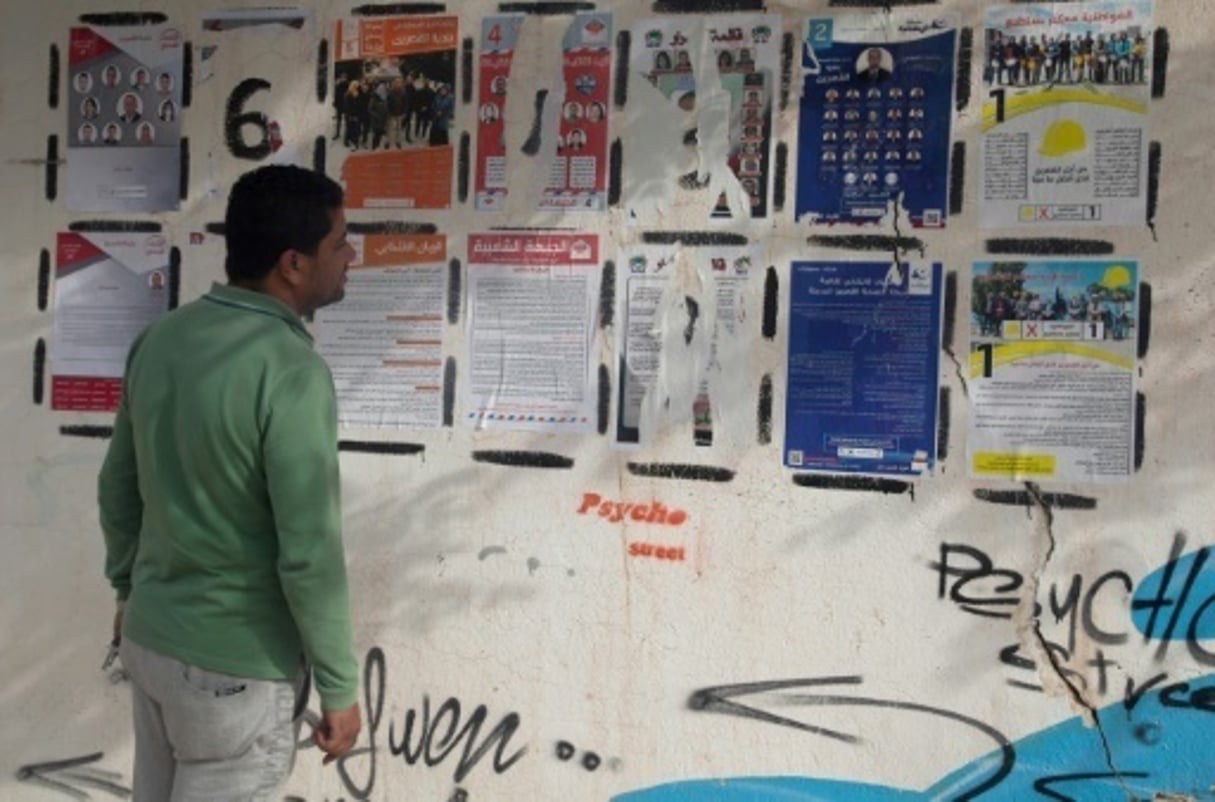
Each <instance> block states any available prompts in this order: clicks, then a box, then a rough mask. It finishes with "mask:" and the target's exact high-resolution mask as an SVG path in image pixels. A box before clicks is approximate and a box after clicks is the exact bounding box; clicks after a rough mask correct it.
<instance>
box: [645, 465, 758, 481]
mask: <svg viewBox="0 0 1215 802" xmlns="http://www.w3.org/2000/svg"><path fill="white" fill-rule="evenodd" d="M628 468H629V473H631V474H633V475H634V476H648V477H650V478H653V479H679V480H687V481H691V482H730V481H733V480H734V471H732V470H730V469H729V468H715V467H713V466H711V465H685V464H681V463H674V462H630V463H629V464H628Z"/></svg>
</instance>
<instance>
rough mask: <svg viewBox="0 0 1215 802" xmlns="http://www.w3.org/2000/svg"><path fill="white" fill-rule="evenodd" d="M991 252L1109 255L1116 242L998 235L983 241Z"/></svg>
mask: <svg viewBox="0 0 1215 802" xmlns="http://www.w3.org/2000/svg"><path fill="white" fill-rule="evenodd" d="M983 248H984V250H986V251H987V252H988V253H990V254H997V255H1002V254H1015V255H1023V256H1054V255H1060V256H1108V255H1109V254H1111V253H1113V252H1114V243H1112V242H1109V241H1107V240H1101V239H1074V238H1068V237H1035V238H1033V239H1021V238H1016V237H996V238H994V239H989V240H987V241H986V242H984V243H983Z"/></svg>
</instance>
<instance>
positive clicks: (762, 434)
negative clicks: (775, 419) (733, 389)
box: [755, 373, 772, 446]
mask: <svg viewBox="0 0 1215 802" xmlns="http://www.w3.org/2000/svg"><path fill="white" fill-rule="evenodd" d="M755 417H756V438H755V439H756V441H757V442H758V443H759V444H760V445H761V446H766V445H768V444H769V443H771V442H772V374H770V373H765V374H764V377H763V378H762V379H760V380H759V403H758V404H757V406H756V416H755Z"/></svg>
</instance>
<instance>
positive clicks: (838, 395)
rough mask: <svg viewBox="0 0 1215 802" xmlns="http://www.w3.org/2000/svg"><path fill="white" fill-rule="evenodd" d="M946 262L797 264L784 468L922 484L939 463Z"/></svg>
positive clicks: (792, 300) (792, 294) (791, 314)
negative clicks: (907, 479) (894, 478)
mask: <svg viewBox="0 0 1215 802" xmlns="http://www.w3.org/2000/svg"><path fill="white" fill-rule="evenodd" d="M941 276H942V271H941V265H940V264H939V263H929V262H904V263H901V264H892V263H890V262H794V263H793V268H792V276H791V281H790V287H789V364H788V382H787V389H786V401H785V449H784V454H785V465H786V466H787V467H790V468H797V469H799V470H809V471H823V472H828V473H858V474H873V475H879V476H880V475H896V476H908V477H916V476H922V475H924V474H926V473H928V472H930V471H931V470H932V468H933V465H934V463H935V462H936V453H937V452H936V444H937V403H938V392H937V388H938V384H939V376H938V363H939V352H940V348H941V307H942V303H943V293H942V289H941V287H942V280H941Z"/></svg>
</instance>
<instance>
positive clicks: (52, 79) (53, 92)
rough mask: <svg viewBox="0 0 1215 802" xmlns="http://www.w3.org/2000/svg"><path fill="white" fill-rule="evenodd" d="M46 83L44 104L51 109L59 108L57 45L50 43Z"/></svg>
mask: <svg viewBox="0 0 1215 802" xmlns="http://www.w3.org/2000/svg"><path fill="white" fill-rule="evenodd" d="M46 72H47V76H48V83H47V87H46V104H47V105H48V106H50V107H51V108H52V109H57V108H59V45H55V44H52V45H51V58H50V64H48V65H47V70H46Z"/></svg>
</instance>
